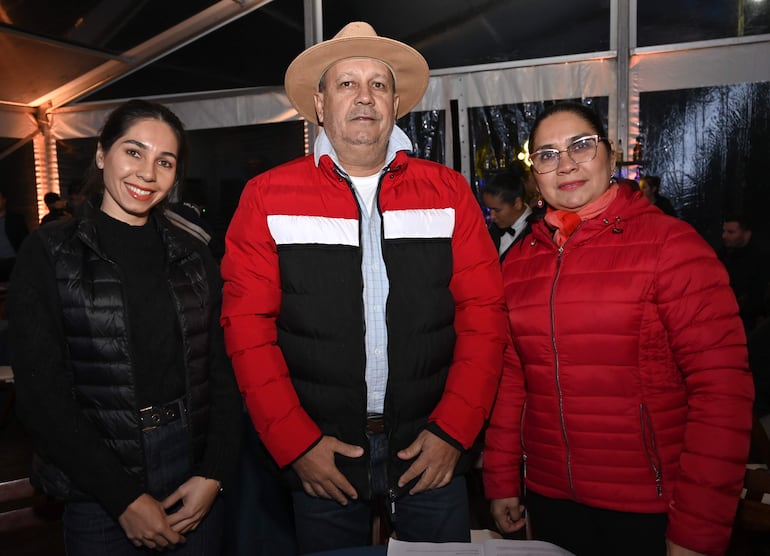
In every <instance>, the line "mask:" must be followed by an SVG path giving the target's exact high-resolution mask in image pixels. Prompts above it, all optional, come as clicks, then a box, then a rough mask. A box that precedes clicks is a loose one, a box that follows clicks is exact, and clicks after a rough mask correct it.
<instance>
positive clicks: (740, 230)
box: [718, 214, 770, 332]
mask: <svg viewBox="0 0 770 556" xmlns="http://www.w3.org/2000/svg"><path fill="white" fill-rule="evenodd" d="M751 228H752V226H751V223H750V222H749V220H748V219H747V218H746V217H745V216H743V215H740V214H728V215H727V216H726V217H725V218H724V221H723V222H722V248H721V249H720V250H719V251H718V253H719V259H720V260H721V261H722V263H723V264H724V265H725V268H726V269H727V274H728V275H729V276H730V286H731V287H732V288H733V292H735V297H736V298H737V299H738V307H739V308H740V314H741V319H742V320H743V325H744V326H745V327H746V331H747V332H750V331H751V330H753V329H754V327H756V326H757V324H758V323H759V322H760V321H761V320H762V319H764V318H765V317H766V316H767V309H768V307H767V301H768V300H767V295H768V288H770V251H769V250H768V249H767V248H766V246H764V245H762V243H761V242H760V239H759V237H757V236H754V235H753V232H752V230H751Z"/></svg>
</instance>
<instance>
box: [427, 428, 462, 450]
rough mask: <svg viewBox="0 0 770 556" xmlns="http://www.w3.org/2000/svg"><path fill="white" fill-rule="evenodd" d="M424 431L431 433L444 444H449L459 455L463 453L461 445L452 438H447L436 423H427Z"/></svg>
mask: <svg viewBox="0 0 770 556" xmlns="http://www.w3.org/2000/svg"><path fill="white" fill-rule="evenodd" d="M425 430H427V431H428V432H432V433H433V434H435V435H436V436H438V437H439V438H440V439H441V440H443V441H444V442H446V443H448V444H450V445H451V446H453V447H454V448H457V450H458V451H459V452H460V453H461V454H462V453H463V452H465V448H464V447H463V445H462V444H461V443H460V442H458V441H457V440H455V439H454V438H452V437H451V436H449V435H448V434H447V433H446V432H444V430H443V429H442V428H441V427H439V426H438V425H437V424H436V423H434V422H430V423H428V424H427V425H426V426H425Z"/></svg>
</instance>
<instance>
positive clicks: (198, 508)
mask: <svg viewBox="0 0 770 556" xmlns="http://www.w3.org/2000/svg"><path fill="white" fill-rule="evenodd" d="M218 493H219V481H216V480H214V479H207V478H205V477H201V476H199V475H196V476H193V477H190V478H189V479H188V480H187V481H185V482H184V483H182V484H181V485H180V486H179V488H178V489H176V490H175V491H174V492H172V493H171V494H170V495H169V496H168V498H166V499H165V500H164V501H163V508H165V509H166V510H168V509H169V508H171V507H172V506H174V504H176V503H178V502H180V501H181V502H182V506H181V507H180V508H179V510H178V511H176V512H174V513H172V514H168V523H169V525H170V526H171V528H172V529H173V530H174V531H176V532H178V533H182V534H184V533H187V532H188V531H194V530H195V528H196V527H198V524H199V523H200V522H201V520H202V519H203V518H204V517H206V514H207V513H209V510H210V509H211V505H212V504H213V503H214V500H215V499H216V497H217V494H218Z"/></svg>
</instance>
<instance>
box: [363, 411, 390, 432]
mask: <svg viewBox="0 0 770 556" xmlns="http://www.w3.org/2000/svg"><path fill="white" fill-rule="evenodd" d="M366 432H367V433H369V434H382V433H383V432H385V418H384V416H383V415H382V414H381V413H379V414H370V415H367V417H366Z"/></svg>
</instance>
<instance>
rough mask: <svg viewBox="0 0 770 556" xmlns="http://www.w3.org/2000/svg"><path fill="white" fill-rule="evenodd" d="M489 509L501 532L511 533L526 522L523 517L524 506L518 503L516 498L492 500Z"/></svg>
mask: <svg viewBox="0 0 770 556" xmlns="http://www.w3.org/2000/svg"><path fill="white" fill-rule="evenodd" d="M490 509H491V511H492V517H493V518H494V520H495V524H496V525H497V528H498V529H499V530H500V532H501V533H513V532H514V531H518V530H519V529H521V528H522V527H524V525H526V523H527V520H526V519H525V518H524V506H522V505H521V504H519V499H518V498H515V497H514V498H500V499H498V500H492V503H491V505H490Z"/></svg>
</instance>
